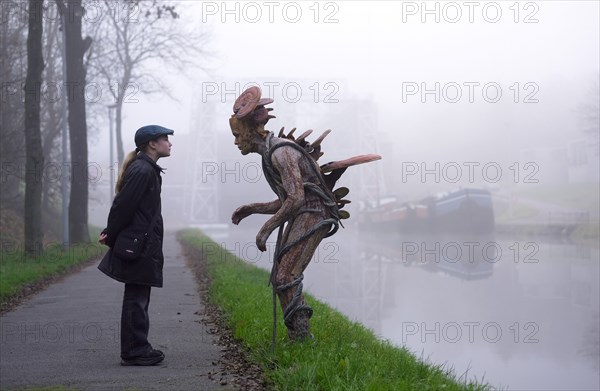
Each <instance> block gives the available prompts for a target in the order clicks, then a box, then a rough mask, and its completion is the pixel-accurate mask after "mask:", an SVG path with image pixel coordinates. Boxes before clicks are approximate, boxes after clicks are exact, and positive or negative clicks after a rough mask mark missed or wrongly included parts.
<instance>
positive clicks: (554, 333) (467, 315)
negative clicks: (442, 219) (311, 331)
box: [224, 229, 600, 390]
mask: <svg viewBox="0 0 600 391" xmlns="http://www.w3.org/2000/svg"><path fill="white" fill-rule="evenodd" d="M254 236H255V231H253V230H249V231H239V230H236V229H232V230H231V231H230V237H228V238H227V239H226V240H224V244H225V245H226V246H227V247H228V248H229V249H231V250H232V249H235V248H236V244H235V243H238V244H237V248H244V247H245V246H241V245H239V243H240V242H243V243H246V242H248V243H249V242H252V239H253V238H254ZM236 239H237V240H236ZM248 253H252V252H248ZM239 255H242V257H243V254H239ZM267 258H268V257H266V256H265V257H262V258H260V259H258V260H254V261H253V263H255V264H256V265H257V266H259V267H263V268H265V269H267V270H268V269H269V268H270V258H268V259H267ZM253 259H254V258H253ZM598 259H599V253H598V249H597V248H595V247H592V246H587V245H581V244H575V243H569V242H547V241H540V240H533V239H525V240H516V239H512V238H506V237H498V236H494V235H493V234H489V235H483V236H481V235H479V236H476V235H436V236H409V235H406V234H404V235H400V234H399V233H396V234H394V233H387V234H365V233H360V234H359V233H358V232H357V230H353V229H346V230H340V231H339V232H338V233H337V234H336V235H335V236H333V237H332V238H329V239H326V240H325V241H324V242H323V243H322V244H321V247H320V248H319V250H318V251H317V253H316V254H315V258H313V260H312V262H311V264H310V265H309V267H308V269H307V271H306V273H305V279H304V283H305V289H306V290H307V291H308V292H310V293H311V294H312V295H313V296H315V297H317V298H319V299H321V300H323V301H325V302H327V303H328V304H330V305H331V306H333V307H335V308H337V309H338V310H340V311H341V312H343V313H344V314H346V315H347V316H348V317H349V318H351V319H354V320H357V321H360V322H361V323H362V324H364V325H365V326H367V327H369V328H370V329H371V330H373V331H374V332H375V333H376V334H377V335H379V336H380V337H382V338H385V339H388V340H390V341H392V342H393V343H395V344H397V345H399V346H401V345H405V346H407V347H408V348H409V349H411V350H412V351H413V352H415V353H416V354H418V355H421V354H422V355H423V356H424V357H426V358H428V359H429V360H431V361H432V362H435V363H437V364H442V363H445V362H447V363H449V364H451V365H452V366H453V367H454V369H455V371H456V372H457V374H458V375H461V374H464V373H465V372H466V371H467V370H468V377H470V378H473V377H476V378H477V379H481V378H482V377H483V378H484V380H485V381H487V382H489V383H490V384H492V385H493V386H503V387H506V386H508V387H509V389H518V390H534V389H535V390H539V389H544V390H553V389H560V390H564V389H582V390H586V389H589V390H597V389H599V388H600V384H599V380H598V379H599V370H600V366H599V358H598V357H599V356H600V347H599V324H600V322H599V313H598V308H599V306H600V302H599V301H600V299H599V296H600V291H599V273H600V269H599V262H598ZM265 305H267V304H265ZM316 316H318V314H316Z"/></svg>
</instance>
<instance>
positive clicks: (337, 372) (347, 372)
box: [178, 230, 485, 390]
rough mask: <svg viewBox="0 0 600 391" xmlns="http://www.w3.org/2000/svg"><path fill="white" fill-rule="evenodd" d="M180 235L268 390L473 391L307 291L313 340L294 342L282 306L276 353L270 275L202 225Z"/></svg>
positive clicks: (444, 369)
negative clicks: (211, 235)
mask: <svg viewBox="0 0 600 391" xmlns="http://www.w3.org/2000/svg"><path fill="white" fill-rule="evenodd" d="M178 238H179V240H180V241H181V242H182V243H183V244H184V245H185V246H186V247H188V248H192V249H193V250H194V251H193V253H194V258H196V259H194V260H193V261H194V262H201V261H204V262H206V267H207V269H208V273H209V275H210V279H211V286H210V291H209V298H210V300H211V301H212V302H213V303H214V304H216V305H217V306H218V307H219V308H220V309H221V310H222V312H223V314H224V316H225V318H226V321H227V323H228V326H229V327H230V328H231V330H232V332H233V336H234V337H235V338H236V339H238V340H239V341H241V343H242V344H243V345H244V347H246V348H247V349H248V351H249V356H250V357H249V358H250V359H251V360H252V361H254V362H256V363H257V364H259V365H260V366H261V367H262V368H263V371H264V373H265V376H266V377H267V379H266V380H267V382H268V384H269V388H273V389H278V390H297V389H303V390H339V389H343V390H472V389H485V387H484V386H483V385H479V384H473V383H468V384H464V383H462V382H460V381H459V380H458V379H457V377H456V376H455V374H453V373H452V370H451V369H449V368H448V367H444V366H434V365H430V364H426V363H423V362H421V361H420V360H418V359H417V358H416V357H415V356H414V355H413V354H411V353H410V352H408V351H407V350H406V349H403V348H398V347H394V346H392V345H391V344H390V343H388V342H386V341H381V340H379V339H378V338H377V337H375V335H374V334H373V333H372V332H371V331H369V330H368V329H366V328H365V327H363V326H362V325H360V324H358V323H356V322H351V321H350V320H348V319H347V318H346V317H345V316H344V315H342V314H340V313H339V312H337V311H336V310H334V309H332V308H330V307H329V306H327V305H326V304H324V303H321V302H319V301H317V300H315V299H314V298H313V297H311V296H310V295H306V296H307V301H308V303H309V304H310V305H311V306H312V307H313V309H314V316H313V318H312V320H311V323H312V332H313V334H314V336H315V338H314V340H311V341H308V342H305V343H293V342H289V341H288V340H287V335H286V329H285V326H284V324H283V321H282V314H281V311H280V310H279V305H278V315H277V319H278V325H277V330H278V335H277V348H276V350H275V353H274V354H272V353H271V333H272V323H273V315H272V291H271V288H270V287H267V281H268V273H267V272H266V271H264V270H261V269H259V268H257V267H255V266H252V265H250V264H247V263H245V262H243V261H242V260H240V259H238V258H236V257H235V256H234V255H233V254H231V253H229V252H227V251H226V250H224V249H222V248H221V247H220V246H219V245H218V244H216V243H215V242H213V241H212V240H210V239H209V238H208V237H206V236H204V235H202V233H201V232H200V231H198V230H183V231H180V232H179V234H178Z"/></svg>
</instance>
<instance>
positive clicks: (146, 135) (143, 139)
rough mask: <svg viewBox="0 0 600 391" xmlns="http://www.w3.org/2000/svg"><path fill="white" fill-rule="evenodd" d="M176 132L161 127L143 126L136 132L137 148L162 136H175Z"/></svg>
mask: <svg viewBox="0 0 600 391" xmlns="http://www.w3.org/2000/svg"><path fill="white" fill-rule="evenodd" d="M174 133H175V131H173V130H171V129H167V128H164V127H162V126H159V125H146V126H142V127H141V128H139V129H138V130H137V131H136V132H135V146H136V147H141V146H142V145H144V144H146V143H147V142H148V141H150V140H154V139H155V138H158V137H160V136H164V135H170V134H174Z"/></svg>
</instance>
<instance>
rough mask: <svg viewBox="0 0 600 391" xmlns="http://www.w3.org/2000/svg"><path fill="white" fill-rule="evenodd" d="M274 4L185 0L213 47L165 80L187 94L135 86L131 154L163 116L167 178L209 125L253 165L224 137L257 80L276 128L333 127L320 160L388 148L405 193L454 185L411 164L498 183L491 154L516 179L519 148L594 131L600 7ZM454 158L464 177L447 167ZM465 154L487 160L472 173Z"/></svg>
mask: <svg viewBox="0 0 600 391" xmlns="http://www.w3.org/2000/svg"><path fill="white" fill-rule="evenodd" d="M277 4H278V5H264V4H263V3H260V2H259V3H231V4H229V3H228V4H226V5H225V4H222V3H218V2H214V3H211V2H204V3H203V2H182V3H181V4H180V6H181V9H182V10H184V11H183V12H182V13H181V14H182V21H181V23H193V24H195V25H196V27H198V28H200V29H202V30H203V31H208V32H210V35H211V39H210V44H209V46H210V49H211V52H212V53H213V54H214V55H213V56H212V57H211V58H208V59H206V60H202V62H201V63H202V64H203V65H204V66H205V67H206V71H203V70H201V69H197V70H192V71H191V72H190V74H191V75H192V78H191V79H186V78H184V77H181V75H173V74H170V75H167V80H168V83H167V84H168V86H169V87H170V88H171V90H172V94H173V96H175V97H176V99H178V100H179V102H175V101H173V100H172V99H169V98H168V97H166V96H161V95H160V94H159V95H156V94H155V95H153V96H145V95H142V94H135V96H132V99H130V102H128V103H125V107H124V113H125V120H124V127H123V129H124V135H123V139H124V143H125V146H126V150H131V149H133V147H134V145H133V134H134V132H135V130H136V129H137V128H138V127H140V126H142V125H144V124H148V123H158V124H162V125H164V126H168V127H170V128H173V129H175V130H176V133H175V136H174V137H173V138H172V142H173V154H172V156H171V157H170V158H169V159H164V160H162V161H160V164H161V165H162V166H164V167H167V168H171V171H168V172H169V173H172V172H173V171H175V170H181V169H183V167H182V166H185V165H186V164H187V162H188V159H189V156H190V151H189V150H188V148H189V147H190V143H189V142H187V139H185V138H184V137H182V136H183V135H186V137H187V135H190V136H191V137H194V135H197V134H199V133H202V132H207V133H209V134H214V135H218V144H219V147H218V148H219V153H220V155H221V158H225V157H230V158H232V159H235V161H239V162H240V163H241V164H245V163H248V162H250V161H253V160H252V158H248V157H242V156H237V157H236V156H235V153H236V152H237V150H236V149H235V148H234V147H233V144H232V141H233V140H232V138H229V139H227V137H228V136H229V129H228V123H227V118H228V117H229V115H230V113H231V107H232V104H233V101H234V100H235V98H236V96H237V94H236V91H241V89H242V88H243V87H244V86H247V85H251V84H258V85H260V86H261V87H262V89H263V95H265V96H269V97H271V98H273V99H274V100H275V102H274V103H273V104H272V105H271V107H273V108H274V109H275V111H274V114H275V115H276V116H277V118H276V119H274V120H272V121H271V122H269V124H268V126H267V128H268V129H270V130H272V131H278V130H279V129H280V127H281V126H286V128H287V129H288V130H289V129H291V128H292V127H298V129H299V130H302V131H304V130H306V129H309V128H311V129H315V130H316V132H317V133H316V135H318V134H319V132H320V131H323V130H325V129H327V128H330V129H332V130H333V133H332V134H331V135H330V136H329V137H328V138H327V141H326V142H325V144H324V146H323V150H324V152H325V153H326V155H325V156H324V157H323V158H322V159H323V161H329V160H336V159H341V158H345V157H349V156H347V153H345V152H351V153H356V154H358V153H380V154H381V155H383V157H384V159H383V160H382V161H381V162H378V163H372V164H375V165H378V167H377V170H381V172H382V173H383V178H384V179H385V180H383V181H381V182H382V183H380V185H381V186H382V189H381V190H382V193H387V194H395V195H400V196H402V195H403V194H406V198H407V199H410V198H411V197H413V198H414V197H419V196H421V195H427V193H428V192H431V191H437V190H446V189H447V188H448V187H453V186H452V185H454V182H452V181H446V183H443V182H444V178H436V177H435V175H434V174H430V175H429V176H426V177H424V178H422V177H421V176H420V175H421V174H422V172H421V171H419V172H417V173H415V174H411V175H409V176H407V177H405V178H402V175H401V174H402V170H403V166H402V163H403V162H414V163H416V164H417V165H418V166H419V168H423V169H434V170H435V162H439V164H440V168H439V169H438V170H437V171H438V173H439V174H440V175H441V176H442V177H444V174H447V175H448V176H451V178H449V179H452V180H454V178H455V177H456V175H458V176H459V180H458V181H457V182H456V183H457V184H458V185H460V184H473V183H474V184H478V185H488V184H490V183H493V181H496V179H495V177H494V178H491V179H493V181H492V180H488V179H490V178H488V177H489V176H490V175H491V172H490V173H489V174H490V175H488V176H486V174H487V173H484V172H482V171H481V170H480V169H479V168H481V167H482V166H483V165H485V164H486V163H489V162H494V163H497V164H498V165H499V166H500V169H501V170H502V172H501V173H500V178H499V180H498V181H497V183H499V184H503V183H504V184H506V183H507V182H512V183H514V182H515V180H514V179H515V174H516V172H517V171H521V174H525V175H526V174H527V172H526V171H523V168H522V167H519V168H518V170H517V168H516V166H512V168H511V165H513V164H514V163H515V162H519V161H523V162H526V161H525V160H526V158H524V157H523V156H522V155H523V151H525V150H528V149H531V148H534V149H544V148H546V149H548V148H557V147H564V146H565V145H566V144H567V143H569V142H571V141H573V140H580V139H584V138H586V134H584V133H583V131H582V117H583V115H582V111H583V109H582V108H583V107H585V106H586V105H589V102H590V101H593V100H595V99H596V100H597V98H598V95H597V88H598V84H597V83H598V69H599V68H598V67H599V65H598V57H599V56H598V54H599V53H598V47H599V45H598V4H597V3H595V2H577V3H566V2H535V3H531V2H530V3H518V4H517V5H518V6H515V5H514V4H512V3H511V4H509V3H503V2H500V3H494V2H487V3H486V2H484V3H476V4H475V5H464V4H463V3H444V2H435V3H434V2H431V3H427V5H424V4H421V3H419V2H397V3H393V2H369V4H367V3H366V2H337V3H320V4H319V5H318V7H316V8H315V6H314V5H313V4H309V3H281V4H280V3H277ZM311 7H312V8H311ZM317 9H318V12H317ZM484 10H485V11H484ZM427 11H429V13H427ZM498 11H499V12H500V14H498V13H497V12H498ZM298 12H300V13H298ZM459 12H460V15H461V16H460V18H459V17H458V15H459ZM317 14H318V15H317ZM259 16H260V17H259ZM315 18H317V20H318V22H317V23H315ZM436 18H437V19H438V20H437V21H436ZM236 19H237V20H236ZM270 19H271V20H272V21H271V20H270ZM423 20H424V21H425V22H424V23H423ZM454 21H456V22H454ZM471 21H472V22H471ZM515 21H516V22H515ZM326 22H328V23H326ZM492 22H493V23H492ZM156 72H159V73H160V72H161V69H156ZM177 76H180V77H177ZM436 86H437V87H436ZM436 90H437V92H436ZM209 101H210V102H214V106H211V107H215V108H216V109H215V110H216V111H215V113H219V114H218V115H219V117H216V115H215V120H214V123H213V124H210V125H209V124H207V123H202V122H199V121H198V119H197V118H198V117H197V116H198V113H199V112H201V111H202V110H203V106H206V103H207V102H209ZM357 101H361V102H362V101H366V102H368V103H369V106H368V107H367V108H366V109H365V112H364V113H362V114H363V115H364V116H366V117H367V120H366V121H367V123H369V124H370V125H371V127H372V128H371V129H368V130H367V132H372V133H373V134H374V135H376V138H377V142H378V144H379V145H377V148H378V150H374V149H373V147H374V145H369V144H364V143H363V144H361V143H360V142H359V141H358V140H359V139H360V135H359V133H358V132H359V129H358V127H355V128H353V129H352V128H351V126H350V127H348V126H347V125H348V122H350V121H352V119H349V118H344V117H345V116H346V117H348V112H352V111H353V110H355V107H356V105H357V103H356V102H357ZM596 107H597V106H596ZM211 110H213V109H211ZM302 111H304V112H306V114H305V115H300V114H297V113H298V112H302ZM349 120H350V121H349ZM105 128H106V132H103V134H101V135H99V136H98V139H97V140H96V141H95V142H96V144H95V145H94V146H93V148H92V149H91V156H90V160H91V161H95V162H99V163H100V164H102V162H106V161H107V150H108V147H107V141H108V135H107V133H108V129H107V128H108V126H105ZM316 135H315V136H313V137H316ZM588 138H589V136H588ZM183 140H186V141H183ZM181 141H183V142H181ZM349 142H350V143H351V144H354V145H353V146H352V148H349V147H348V144H349ZM228 143H231V144H229V145H228ZM229 155H231V156H229ZM196 159H197V160H196V164H198V162H201V161H202V159H203V157H202V156H196ZM524 159H525V160H524ZM254 161H256V160H254ZM451 162H453V163H457V164H458V165H459V166H461V167H462V169H463V170H462V172H459V173H457V174H456V173H454V171H453V172H452V174H450V171H446V172H443V171H442V170H443V168H444V165H445V164H447V163H451ZM464 162H480V163H481V166H480V167H478V168H477V170H475V171H474V172H473V173H472V175H471V176H470V177H469V169H468V167H467V166H464V165H463V163H464ZM545 163H546V166H544V164H545ZM219 164H220V163H219ZM422 164H425V166H421V165H422ZM536 164H537V168H539V170H538V172H537V173H536V174H535V177H536V178H537V179H541V178H548V180H551V177H552V174H551V172H552V171H554V170H553V167H551V165H550V164H549V162H545V161H537V162H536ZM404 168H406V166H404ZM446 168H447V170H450V169H451V168H452V167H446ZM496 168H497V167H496ZM359 170H360V169H354V170H352V171H355V172H352V171H349V173H348V174H346V176H347V177H351V176H352V175H353V174H356V172H358V171H359ZM174 176H175V175H173V174H171V175H169V174H168V175H166V176H165V185H167V186H168V185H169V184H173V185H174V184H175V183H173V182H172V181H171V179H173V178H172V177H174ZM522 176H523V175H521V177H522ZM232 178H233V176H232ZM423 179H424V180H423ZM509 179H512V181H509ZM593 179H594V178H593V177H592V178H591V180H593ZM596 181H597V179H596ZM437 182H441V183H437ZM516 182H517V184H519V180H517V181H516ZM542 182H543V181H542ZM101 183H102V181H100V182H99V184H101ZM541 184H542V185H543V183H541ZM246 185H247V186H250V185H253V184H251V183H250V184H249V183H247V181H246V183H240V184H238V186H236V187H235V189H236V190H235V191H239V192H240V193H243V192H244V186H246ZM261 186H262V185H261ZM262 187H264V186H262ZM432 188H433V190H432ZM351 190H353V189H351ZM165 201H167V200H165ZM227 217H228V216H223V215H219V220H227ZM94 222H96V221H94ZM97 223H98V224H100V222H97Z"/></svg>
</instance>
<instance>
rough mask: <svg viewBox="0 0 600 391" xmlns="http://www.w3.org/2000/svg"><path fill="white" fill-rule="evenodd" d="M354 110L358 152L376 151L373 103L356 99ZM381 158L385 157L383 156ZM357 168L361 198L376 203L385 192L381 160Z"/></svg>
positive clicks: (377, 144) (375, 111) (377, 149)
mask: <svg viewBox="0 0 600 391" xmlns="http://www.w3.org/2000/svg"><path fill="white" fill-rule="evenodd" d="M354 112H355V113H356V117H357V118H356V128H355V132H356V133H355V134H356V137H358V148H359V150H360V151H361V152H360V153H378V152H379V142H378V139H377V110H376V108H375V104H374V103H373V101H370V100H360V101H357V102H356V108H355V110H354ZM383 159H385V156H384V157H383ZM359 168H360V179H359V181H360V183H359V189H360V192H361V198H362V199H363V200H364V201H366V202H368V203H370V204H371V205H377V204H378V202H379V198H380V197H381V196H382V195H385V194H386V189H385V182H384V177H383V170H382V168H381V162H375V163H371V164H364V165H361V166H360V167H359Z"/></svg>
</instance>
